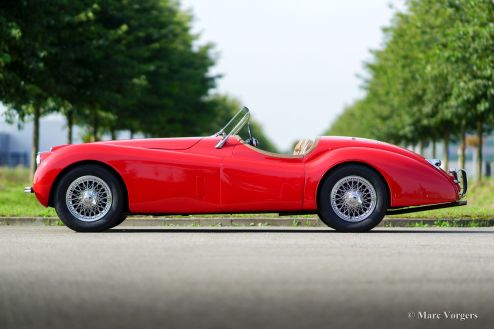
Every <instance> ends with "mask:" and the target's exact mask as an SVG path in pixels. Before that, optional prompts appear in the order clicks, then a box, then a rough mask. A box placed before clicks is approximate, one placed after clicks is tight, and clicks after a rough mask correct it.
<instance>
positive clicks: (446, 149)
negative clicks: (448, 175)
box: [444, 133, 449, 170]
mask: <svg viewBox="0 0 494 329" xmlns="http://www.w3.org/2000/svg"><path fill="white" fill-rule="evenodd" d="M448 169H449V133H445V134H444V170H448Z"/></svg>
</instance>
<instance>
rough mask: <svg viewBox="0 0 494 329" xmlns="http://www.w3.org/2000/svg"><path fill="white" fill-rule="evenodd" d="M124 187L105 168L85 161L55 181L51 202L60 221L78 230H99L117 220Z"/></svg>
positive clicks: (113, 224) (119, 216)
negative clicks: (52, 201) (84, 163)
mask: <svg viewBox="0 0 494 329" xmlns="http://www.w3.org/2000/svg"><path fill="white" fill-rule="evenodd" d="M123 191H124V188H123V186H122V184H121V182H120V180H119V179H118V178H117V177H116V176H115V175H114V174H113V173H112V172H111V171H110V170H108V169H106V168H104V167H102V166H99V165H95V164H86V165H80V166H78V167H75V168H73V169H72V170H70V171H69V172H67V173H65V174H64V176H63V177H62V178H61V179H60V181H59V182H58V184H57V186H56V189H55V193H54V205H55V210H56V212H57V214H58V217H60V219H61V220H62V222H63V223H64V224H65V225H66V226H68V227H69V228H71V229H72V230H74V231H77V232H101V231H105V230H107V229H109V228H112V227H114V226H116V225H118V224H120V223H121V222H120V220H121V218H122V216H123V210H124V206H125V205H124V202H125V198H124V192H123Z"/></svg>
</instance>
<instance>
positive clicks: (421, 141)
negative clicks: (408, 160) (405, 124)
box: [419, 140, 424, 155]
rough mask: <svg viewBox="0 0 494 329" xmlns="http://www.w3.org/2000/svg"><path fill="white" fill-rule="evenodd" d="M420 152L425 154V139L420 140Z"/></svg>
mask: <svg viewBox="0 0 494 329" xmlns="http://www.w3.org/2000/svg"><path fill="white" fill-rule="evenodd" d="M419 154H420V155H423V154H424V141H423V140H420V142H419Z"/></svg>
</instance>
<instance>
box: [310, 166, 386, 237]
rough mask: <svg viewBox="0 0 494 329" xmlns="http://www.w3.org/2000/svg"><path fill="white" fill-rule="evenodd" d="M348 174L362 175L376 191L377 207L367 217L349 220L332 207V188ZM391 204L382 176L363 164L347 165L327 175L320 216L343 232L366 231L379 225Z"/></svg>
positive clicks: (321, 199) (320, 199) (319, 199)
mask: <svg viewBox="0 0 494 329" xmlns="http://www.w3.org/2000/svg"><path fill="white" fill-rule="evenodd" d="M347 176H360V177H362V178H365V179H366V180H367V181H369V182H370V183H371V184H372V186H373V187H374V189H375V191H376V207H375V208H374V211H373V212H372V213H371V214H370V215H369V217H367V218H366V219H364V220H362V221H360V222H349V221H346V220H344V219H342V218H340V217H339V216H338V215H337V214H336V213H335V211H334V210H333V208H332V207H331V202H330V196H331V190H332V189H333V187H334V186H335V184H336V183H337V182H338V181H339V180H340V179H342V178H344V177H347ZM388 205H389V196H388V191H387V188H386V185H385V182H384V181H383V179H382V178H381V176H380V175H379V174H378V173H376V172H375V171H374V170H373V169H370V168H368V167H365V166H362V165H356V164H352V165H345V166H343V167H341V168H337V169H336V170H334V171H333V172H331V173H330V174H329V175H328V176H327V177H325V179H324V181H323V183H322V185H321V188H320V190H319V193H318V211H319V217H320V218H321V220H322V221H323V222H325V223H326V224H327V225H328V226H330V227H332V228H334V229H335V230H337V231H342V232H366V231H369V230H371V229H372V228H373V227H375V226H376V225H378V224H379V223H380V222H381V220H382V219H383V217H384V215H385V214H386V210H387V209H388Z"/></svg>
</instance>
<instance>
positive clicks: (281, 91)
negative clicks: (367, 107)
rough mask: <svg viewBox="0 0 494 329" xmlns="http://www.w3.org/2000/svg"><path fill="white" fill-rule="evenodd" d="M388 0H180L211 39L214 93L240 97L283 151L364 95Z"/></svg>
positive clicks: (388, 10) (313, 133) (320, 130)
mask: <svg viewBox="0 0 494 329" xmlns="http://www.w3.org/2000/svg"><path fill="white" fill-rule="evenodd" d="M389 4H390V0H344V1H330V0H304V1H302V0H183V6H184V8H189V9H191V10H192V12H193V13H194V16H195V18H196V19H195V24H194V28H195V30H196V31H200V32H201V34H202V36H201V40H203V41H211V42H213V43H215V44H216V49H217V51H218V52H219V61H218V64H217V66H216V68H215V72H217V73H222V74H224V77H223V78H222V79H221V80H220V81H219V90H220V91H221V92H226V93H228V94H231V95H233V96H235V97H237V98H239V99H240V100H241V101H242V102H243V103H244V104H245V105H246V106H248V107H249V108H250V109H251V111H252V112H253V116H254V118H255V119H257V120H258V121H260V122H261V123H262V125H263V127H264V130H265V132H266V133H267V135H268V136H269V137H270V138H272V140H273V141H274V142H275V143H276V145H278V146H279V147H280V148H281V149H283V150H285V149H287V148H288V147H289V146H290V145H291V144H292V142H293V141H294V140H295V139H299V138H303V137H315V136H318V135H321V134H322V133H323V132H324V131H325V130H326V129H327V128H328V127H329V125H330V123H331V121H332V120H334V119H335V117H336V116H337V114H338V113H340V112H341V111H342V110H343V107H344V106H345V105H348V104H350V103H352V101H353V100H355V99H356V98H358V97H360V96H361V95H362V91H361V90H360V89H359V86H360V80H359V79H358V78H357V76H356V75H357V74H361V73H363V70H362V62H363V61H364V60H368V59H369V49H375V48H377V47H379V46H380V45H381V43H382V37H383V36H382V32H381V28H382V27H383V26H386V25H388V24H389V22H390V19H391V16H392V13H393V11H394V10H393V9H391V8H390V7H389Z"/></svg>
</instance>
